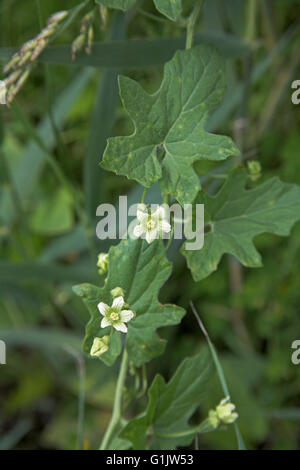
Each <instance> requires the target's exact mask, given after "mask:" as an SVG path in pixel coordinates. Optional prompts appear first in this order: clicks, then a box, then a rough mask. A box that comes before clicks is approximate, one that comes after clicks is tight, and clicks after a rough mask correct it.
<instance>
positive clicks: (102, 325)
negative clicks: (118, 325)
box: [101, 317, 111, 328]
mask: <svg viewBox="0 0 300 470" xmlns="http://www.w3.org/2000/svg"><path fill="white" fill-rule="evenodd" d="M110 325H111V323H110V321H109V320H108V319H107V318H106V317H103V318H102V321H101V328H106V327H107V326H110Z"/></svg>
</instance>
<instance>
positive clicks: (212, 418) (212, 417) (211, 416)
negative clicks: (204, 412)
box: [208, 410, 220, 429]
mask: <svg viewBox="0 0 300 470" xmlns="http://www.w3.org/2000/svg"><path fill="white" fill-rule="evenodd" d="M208 422H209V424H210V425H211V427H212V428H214V429H216V428H217V427H218V426H219V424H220V420H219V418H218V416H217V413H216V412H215V410H210V411H209V413H208Z"/></svg>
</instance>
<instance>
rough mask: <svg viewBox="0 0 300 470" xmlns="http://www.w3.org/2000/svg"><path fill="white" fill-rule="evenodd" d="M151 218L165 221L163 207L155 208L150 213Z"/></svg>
mask: <svg viewBox="0 0 300 470" xmlns="http://www.w3.org/2000/svg"><path fill="white" fill-rule="evenodd" d="M151 218H153V219H159V220H161V219H165V218H166V210H165V208H164V207H163V206H157V207H156V209H155V210H154V211H153V212H151Z"/></svg>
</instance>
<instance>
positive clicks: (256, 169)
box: [247, 160, 261, 181]
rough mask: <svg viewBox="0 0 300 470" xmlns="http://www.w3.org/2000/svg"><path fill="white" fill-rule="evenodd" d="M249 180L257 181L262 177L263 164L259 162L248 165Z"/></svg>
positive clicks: (251, 162) (253, 161) (255, 161)
mask: <svg viewBox="0 0 300 470" xmlns="http://www.w3.org/2000/svg"><path fill="white" fill-rule="evenodd" d="M247 167H248V173H249V178H250V179H251V181H257V180H258V179H259V178H260V177H261V164H260V163H259V162H258V161H257V160H252V161H250V162H248V163H247Z"/></svg>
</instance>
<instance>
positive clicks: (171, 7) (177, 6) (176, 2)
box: [153, 0, 182, 21]
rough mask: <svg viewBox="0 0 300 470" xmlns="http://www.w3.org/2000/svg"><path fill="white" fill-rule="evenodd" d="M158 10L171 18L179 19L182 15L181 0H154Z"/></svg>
mask: <svg viewBox="0 0 300 470" xmlns="http://www.w3.org/2000/svg"><path fill="white" fill-rule="evenodd" d="M153 1H154V5H155V6H156V8H157V10H158V11H159V12H160V13H162V14H163V15H165V16H167V17H168V18H169V19H170V20H173V21H175V20H177V18H178V17H179V16H180V15H181V12H182V5H181V0H153Z"/></svg>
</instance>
